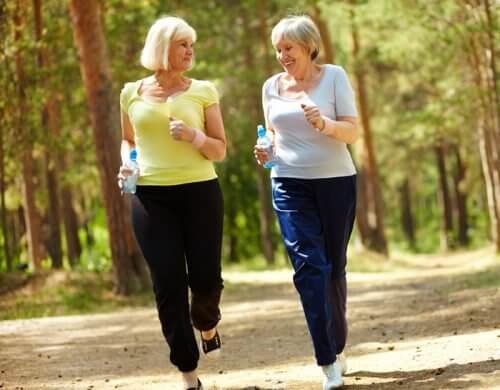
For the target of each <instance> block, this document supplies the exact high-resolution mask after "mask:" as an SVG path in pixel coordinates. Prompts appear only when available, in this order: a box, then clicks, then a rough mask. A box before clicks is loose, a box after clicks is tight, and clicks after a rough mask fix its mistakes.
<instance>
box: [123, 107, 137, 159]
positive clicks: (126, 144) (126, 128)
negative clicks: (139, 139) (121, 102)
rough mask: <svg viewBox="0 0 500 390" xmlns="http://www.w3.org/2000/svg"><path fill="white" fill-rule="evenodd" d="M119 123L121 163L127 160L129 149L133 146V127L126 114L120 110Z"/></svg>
mask: <svg viewBox="0 0 500 390" xmlns="http://www.w3.org/2000/svg"><path fill="white" fill-rule="evenodd" d="M120 113H121V117H120V119H121V125H122V143H121V147H120V156H121V158H122V165H123V163H124V162H126V161H128V160H129V156H130V150H131V149H133V148H135V140H134V128H133V126H132V124H131V123H130V119H129V117H128V114H127V113H125V112H123V111H120Z"/></svg>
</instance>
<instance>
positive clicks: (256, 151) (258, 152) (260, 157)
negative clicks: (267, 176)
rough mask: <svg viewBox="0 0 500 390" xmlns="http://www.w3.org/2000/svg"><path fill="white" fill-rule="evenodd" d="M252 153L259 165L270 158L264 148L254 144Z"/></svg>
mask: <svg viewBox="0 0 500 390" xmlns="http://www.w3.org/2000/svg"><path fill="white" fill-rule="evenodd" d="M253 155H254V156H255V160H257V163H258V164H259V165H264V163H266V162H267V161H269V160H270V159H271V156H269V153H268V152H267V151H266V150H265V149H262V148H260V147H259V146H257V145H255V146H254V148H253Z"/></svg>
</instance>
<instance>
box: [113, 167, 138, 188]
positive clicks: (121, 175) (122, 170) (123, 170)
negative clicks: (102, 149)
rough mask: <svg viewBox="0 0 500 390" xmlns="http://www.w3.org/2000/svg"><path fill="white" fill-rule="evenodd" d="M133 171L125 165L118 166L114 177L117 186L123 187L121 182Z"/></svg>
mask: <svg viewBox="0 0 500 390" xmlns="http://www.w3.org/2000/svg"><path fill="white" fill-rule="evenodd" d="M133 173H134V171H133V170H132V169H131V168H130V167H127V166H126V165H122V166H121V167H120V170H119V172H118V175H116V178H117V179H118V187H120V189H122V188H123V183H124V182H125V180H127V177H129V176H131V175H132V174H133Z"/></svg>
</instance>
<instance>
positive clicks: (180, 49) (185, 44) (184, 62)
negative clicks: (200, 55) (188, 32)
mask: <svg viewBox="0 0 500 390" xmlns="http://www.w3.org/2000/svg"><path fill="white" fill-rule="evenodd" d="M193 57H194V49H193V39H192V38H190V37H186V38H182V39H176V40H173V41H172V42H171V43H170V48H169V50H168V62H169V66H170V70H173V71H178V72H184V71H186V70H188V69H190V68H191V66H192V65H193Z"/></svg>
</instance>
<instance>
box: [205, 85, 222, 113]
mask: <svg viewBox="0 0 500 390" xmlns="http://www.w3.org/2000/svg"><path fill="white" fill-rule="evenodd" d="M204 89H205V90H204V93H203V94H204V99H203V108H207V107H209V106H211V105H212V104H217V103H219V93H218V92H217V89H216V88H215V85H214V84H213V83H211V82H210V81H206V82H205V88H204Z"/></svg>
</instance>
